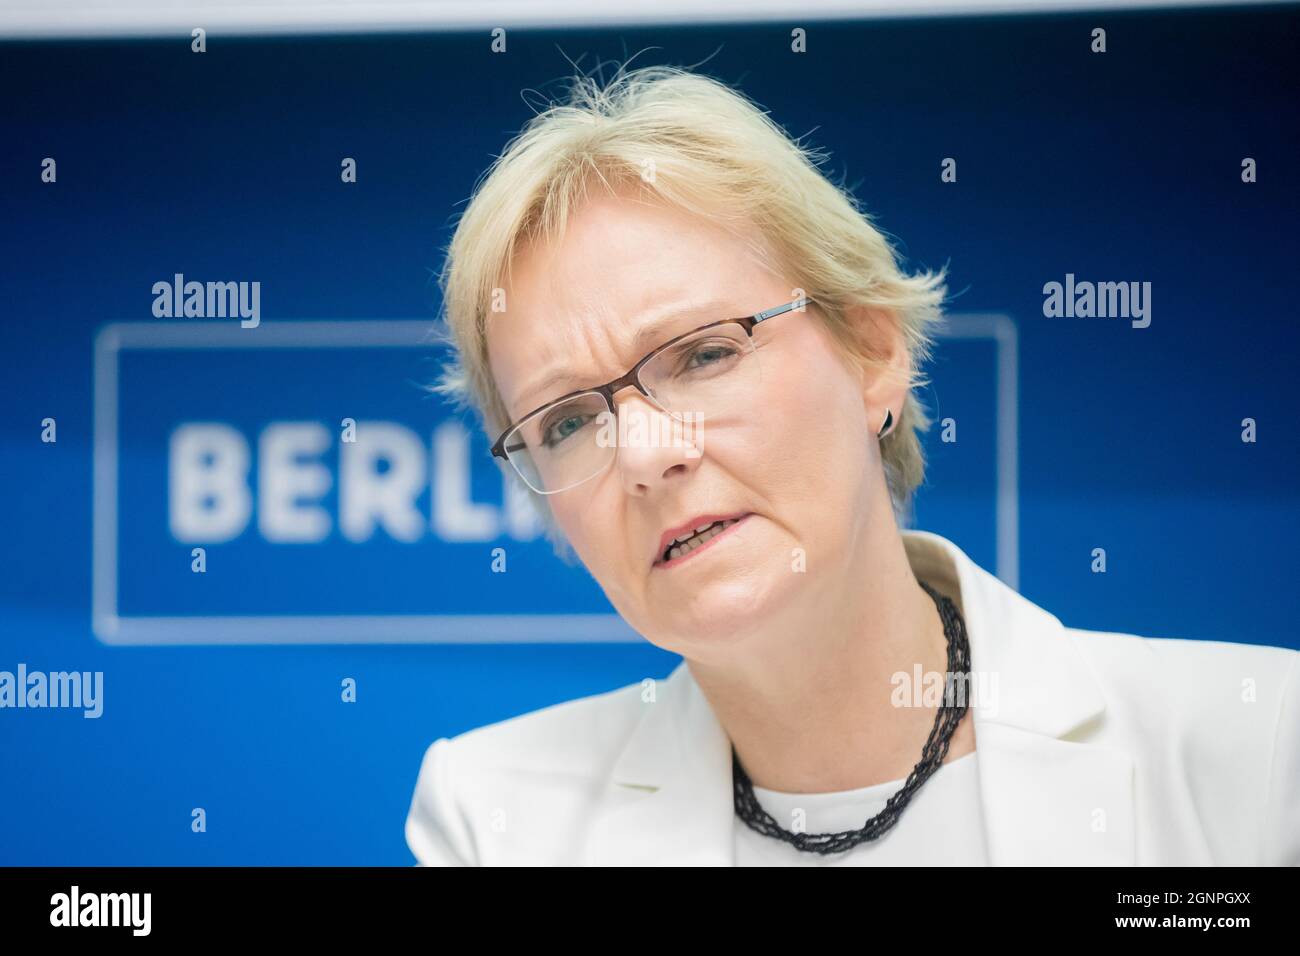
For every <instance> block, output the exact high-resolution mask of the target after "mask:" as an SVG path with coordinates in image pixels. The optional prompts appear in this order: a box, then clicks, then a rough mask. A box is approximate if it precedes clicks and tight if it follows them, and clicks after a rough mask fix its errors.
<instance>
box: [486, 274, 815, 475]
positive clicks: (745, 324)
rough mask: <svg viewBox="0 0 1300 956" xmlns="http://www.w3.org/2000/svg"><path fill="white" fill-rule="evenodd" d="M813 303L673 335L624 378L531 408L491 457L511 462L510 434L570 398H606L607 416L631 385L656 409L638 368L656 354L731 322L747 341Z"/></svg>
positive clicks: (799, 303)
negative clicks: (767, 324) (779, 318)
mask: <svg viewBox="0 0 1300 956" xmlns="http://www.w3.org/2000/svg"><path fill="white" fill-rule="evenodd" d="M815 304H816V303H814V302H813V300H812V299H810V298H808V297H807V296H805V297H804V298H802V299H795V300H794V301H793V302H786V303H785V304H784V305H778V306H776V307H775V308H772V309H767V310H766V311H763V312H755V313H754V314H753V315H744V316H740V317H738V318H734V319H719V320H718V321H716V322H709V323H708V324H706V325H701V326H700V327H699V328H697V329H691V330H690V331H689V332H683V333H682V334H681V335H676V336H673V337H672V338H671V339H669V340H668V341H667V342H665V343H663V344H662V345H660V346H658V347H657V348H655V349H654V351H652V352H651V353H650V354H649V355H647V356H645V358H643V359H641V361H639V362H637V363H636V365H634V366H632V368H631V370H629V371H628V373H627V374H626V375H620V376H619V377H618V378H616V379H614V380H613V381H612V382H606V383H605V384H604V385H596V386H594V387H592V388H579V389H576V390H574V391H572V392H569V393H568V394H567V395H561V396H560V397H559V398H556V399H552V400H551V401H549V402H547V403H546V404H545V405H541V406H539V407H537V408H534V409H533V410H532V411H531V412H529V413H528V414H527V415H525V416H523V417H522V418H520V419H518V420H517V421H515V422H513V423H512V424H511V425H510V426H509V427H507V428H506V430H505V431H503V432H502V433H501V435H500V437H498V438H497V440H496V441H495V442H493V444H492V454H493V455H494V456H495V457H497V458H501V459H503V460H504V461H506V462H507V463H510V458H509V456H508V455H507V454H506V438H507V436H509V434H510V433H511V432H512V431H514V430H515V429H516V428H518V427H519V426H520V425H522V424H523V423H524V422H526V421H528V419H530V418H532V417H533V416H534V415H537V414H539V413H541V412H544V411H545V410H546V409H548V408H552V407H553V406H555V405H559V404H562V403H563V402H567V401H569V400H570V399H573V398H577V397H578V396H579V395H591V394H598V395H600V396H601V397H603V398H604V399H605V405H606V407H607V408H608V409H609V410H610V413H611V414H614V413H615V411H614V410H615V405H614V396H615V395H617V394H618V393H619V392H621V391H622V390H623V389H625V388H627V387H628V386H629V385H631V386H634V387H635V388H636V390H637V391H638V392H640V393H641V394H642V395H644V396H645V397H646V398H647V399H649V400H650V401H651V402H653V403H654V404H655V405H656V406H658V405H659V402H658V400H657V399H656V398H655V397H654V396H653V395H651V394H650V392H649V391H647V390H646V387H645V385H644V384H643V383H642V382H641V369H642V368H644V367H645V365H646V364H647V363H648V362H649V361H650V360H651V359H653V358H654V357H655V356H656V355H658V354H659V353H660V352H662V351H664V350H665V349H667V348H670V347H671V346H673V345H676V344H677V343H678V342H680V341H682V339H687V338H690V337H691V336H692V335H698V334H699V333H700V332H703V331H704V330H705V329H711V328H715V327H716V326H719V325H730V324H732V323H735V324H736V325H739V326H740V327H741V328H743V329H744V330H745V334H746V335H747V336H749V338H750V339H753V337H754V326H756V325H758V324H759V323H760V322H766V321H767V320H768V319H772V318H775V317H776V316H778V315H784V314H785V313H786V312H791V311H794V310H796V309H802V308H803V307H804V306H808V305H815ZM515 447H516V448H518V447H523V446H515ZM510 467H512V468H513V467H514V465H513V464H511V465H510Z"/></svg>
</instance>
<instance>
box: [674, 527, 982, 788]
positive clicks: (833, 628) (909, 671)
mask: <svg viewBox="0 0 1300 956" xmlns="http://www.w3.org/2000/svg"><path fill="white" fill-rule="evenodd" d="M877 526H883V527H882V530H881V532H880V533H879V534H878V535H876V537H877V538H878V539H879V540H875V541H864V546H863V548H862V549H861V550H862V552H863V553H862V555H861V556H860V557H859V558H858V559H857V560H856V561H854V562H850V563H849V565H846V566H845V567H844V568H843V569H841V573H837V574H835V575H830V576H829V578H831V579H833V580H826V581H825V586H824V588H818V587H817V584H816V582H815V581H814V580H810V581H809V584H810V588H809V590H808V592H807V593H806V595H805V597H806V600H801V601H800V602H798V604H799V606H798V607H790V608H788V609H786V610H785V611H784V612H783V613H781V614H779V615H777V616H776V617H775V618H774V619H773V620H772V621H770V622H769V624H770V626H768V627H765V628H764V629H763V631H762V633H759V634H755V635H753V636H752V637H751V638H750V639H748V640H746V641H745V642H743V644H740V645H737V647H736V656H735V658H733V659H731V660H728V661H725V662H717V661H709V662H707V663H705V662H700V661H695V660H692V661H689V662H688V666H689V667H690V668H691V674H692V676H693V677H694V678H695V681H696V683H697V684H698V685H699V686H700V688H701V690H702V691H703V692H704V695H705V697H706V698H708V700H709V703H710V705H711V706H712V708H713V711H714V713H715V715H716V716H717V718H718V721H719V723H721V725H722V727H723V729H724V730H725V731H726V733H727V736H728V737H730V738H731V741H732V743H733V745H734V746H735V748H736V753H737V755H738V756H739V757H740V762H741V764H742V765H743V766H744V767H745V771H746V773H748V774H749V777H750V780H751V781H752V782H753V783H754V785H755V786H759V787H763V788H765V789H769V790H776V791H783V792H788V793H827V792H832V791H839V790H855V789H859V788H861V787H869V786H873V785H875V784H880V783H887V782H889V781H892V780H898V779H902V778H904V777H906V776H907V775H908V774H909V773H910V772H911V771H912V768H913V767H914V766H915V765H916V763H917V762H918V761H919V760H920V758H921V751H922V749H923V748H924V746H925V742H926V740H927V739H928V737H929V735H930V732H931V730H932V729H933V727H934V723H935V718H936V715H937V707H935V706H915V705H914V703H913V702H914V700H915V699H917V698H919V697H920V693H919V692H918V693H917V695H916V697H914V694H913V689H914V688H913V685H914V684H915V682H916V678H917V671H918V670H919V672H920V674H921V675H922V679H923V680H924V679H925V678H926V675H930V674H933V673H938V674H941V675H942V674H944V673H945V672H946V670H947V639H946V638H945V636H944V632H943V621H942V619H941V618H940V617H939V612H938V609H937V608H936V607H935V604H934V601H933V599H932V598H931V597H930V596H929V595H928V594H927V593H926V592H925V591H924V590H923V589H922V588H921V586H920V585H919V584H918V583H917V580H916V576H915V575H914V574H913V572H912V568H911V565H910V564H909V563H908V559H907V552H906V548H905V546H904V544H903V539H902V536H901V535H900V534H899V531H898V528H897V526H896V525H895V524H894V523H893V522H892V521H887V522H881V523H878V525H877ZM823 592H825V593H823ZM900 684H901V686H900ZM925 686H927V685H925V684H922V687H921V690H924V688H925ZM971 723H972V721H971V719H970V717H969V715H968V716H967V718H966V719H964V720H963V721H962V724H961V726H960V727H959V728H958V732H957V735H956V736H954V739H953V742H952V744H951V745H950V747H949V754H948V759H949V760H953V759H956V758H957V757H959V756H962V755H963V754H965V753H969V752H970V751H971V750H973V749H974V737H973V732H972V730H971ZM959 738H960V739H959Z"/></svg>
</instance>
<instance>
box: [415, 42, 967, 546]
mask: <svg viewBox="0 0 1300 956" xmlns="http://www.w3.org/2000/svg"><path fill="white" fill-rule="evenodd" d="M826 158H827V156H826V155H823V154H821V153H819V152H818V151H816V150H814V149H811V148H809V147H806V146H803V145H800V144H799V143H798V142H797V141H795V140H792V139H791V138H790V137H789V136H788V135H787V134H786V133H785V132H784V131H783V130H782V129H781V128H780V127H779V126H777V125H776V124H775V123H774V122H773V121H772V120H770V119H769V118H768V116H767V115H766V114H765V113H764V112H762V111H761V110H760V109H759V108H758V107H757V106H755V105H754V104H753V103H752V102H750V101H749V100H748V99H746V98H745V97H744V96H743V95H742V94H740V93H738V92H737V91H735V90H733V89H732V88H730V87H728V86H726V85H725V84H723V83H721V82H720V81H718V80H715V79H712V78H710V77H707V76H703V75H700V74H695V73H691V72H688V71H686V70H682V69H678V68H676V67H670V66H647V67H642V68H640V69H637V70H633V71H625V70H623V69H620V70H619V71H618V73H617V74H616V75H615V76H614V77H613V78H612V79H611V80H610V81H609V82H608V83H607V84H603V85H602V84H601V83H599V82H597V81H596V80H594V79H592V78H591V77H588V76H577V77H574V78H572V81H571V84H570V88H569V94H568V97H567V101H566V102H564V103H552V104H551V105H550V107H549V108H547V109H546V110H544V111H543V112H540V113H538V114H537V115H536V116H534V117H533V118H532V119H531V120H529V122H528V123H527V124H526V125H525V127H524V128H523V129H522V130H521V131H520V133H519V134H518V135H517V136H516V137H515V138H514V139H513V140H512V141H511V142H510V143H509V144H508V145H507V147H506V149H505V150H504V152H503V153H502V154H501V155H500V156H499V157H497V159H496V160H495V161H494V162H493V163H492V164H491V166H490V167H489V168H488V169H487V170H486V171H485V172H484V174H483V176H482V177H481V178H480V180H479V182H478V183H477V185H476V187H475V189H474V194H473V196H472V197H471V200H470V202H469V205H468V206H467V208H466V209H465V211H464V213H463V214H462V215H461V217H460V220H459V222H458V223H457V227H456V231H455V234H454V236H453V237H452V240H451V243H450V245H449V246H448V248H447V250H446V252H447V255H446V259H445V261H444V263H443V267H442V270H441V272H440V274H439V277H438V280H439V286H440V288H441V290H442V296H443V310H444V316H445V318H444V320H443V325H442V326H441V328H440V329H438V330H437V331H438V334H439V337H440V338H441V339H442V340H443V341H444V342H445V343H446V344H448V345H450V346H451V350H452V355H453V358H452V361H451V362H450V363H449V364H447V365H445V366H444V367H443V369H442V374H441V377H440V380H439V381H438V382H437V383H435V384H434V385H432V386H431V389H432V391H434V392H436V393H438V394H440V395H442V396H444V397H445V398H448V399H450V400H452V401H453V402H454V403H455V404H456V405H457V406H458V407H459V408H460V409H461V410H474V411H476V412H477V413H478V415H479V416H480V418H481V419H482V422H483V427H484V429H485V430H486V431H487V433H488V435H489V437H490V438H491V439H495V438H496V436H497V435H499V434H500V433H501V431H502V430H504V429H505V428H506V427H507V426H508V425H509V424H510V420H509V412H508V410H507V408H506V406H505V403H504V402H503V401H502V398H501V396H500V394H499V392H498V390H497V387H496V383H495V382H494V381H493V378H492V374H491V369H490V366H489V364H488V351H487V334H486V329H487V319H488V316H489V314H490V311H491V307H492V303H493V296H494V290H498V289H500V288H502V287H503V286H504V285H505V284H507V283H508V280H509V276H510V267H511V263H512V261H513V259H514V257H515V255H516V252H517V251H519V250H520V249H521V248H522V246H523V245H524V244H527V243H530V242H532V241H535V240H539V239H540V240H541V241H543V242H553V241H555V240H557V239H558V238H559V237H560V236H561V235H562V234H563V231H564V228H565V223H566V221H567V219H568V217H569V216H571V215H573V214H574V212H575V211H576V210H577V208H578V207H579V206H580V204H581V201H582V199H583V198H584V196H585V195H586V194H587V190H588V189H589V188H590V187H591V186H592V185H594V184H596V183H599V184H601V185H603V186H604V187H605V188H607V189H609V190H611V191H613V190H615V189H617V188H618V187H619V186H632V187H634V188H636V189H640V190H648V191H649V193H650V194H652V195H653V196H654V197H656V198H657V199H658V200H660V201H663V202H666V203H670V204H672V205H675V206H676V207H678V208H681V209H683V210H686V211H688V212H694V213H697V214H700V215H704V216H707V217H709V218H710V219H711V220H712V221H714V222H717V223H720V224H724V225H727V227H728V228H730V227H731V226H730V224H733V223H734V224H736V226H737V229H736V232H737V234H738V235H740V236H743V237H744V238H745V241H746V242H747V243H749V244H750V246H751V248H754V249H755V250H756V251H758V252H760V253H761V254H762V255H764V256H765V257H767V261H769V262H770V261H772V260H773V259H775V260H776V261H778V262H780V263H781V264H782V267H783V268H782V271H781V273H780V274H783V275H786V276H788V277H789V278H790V280H791V282H792V285H793V287H794V288H797V289H802V290H803V294H805V295H807V296H809V297H810V298H811V299H812V300H813V301H814V302H815V303H817V305H818V309H816V310H815V311H817V312H818V313H819V314H820V315H821V316H822V318H823V320H824V321H825V322H826V323H827V325H828V327H829V329H830V331H831V332H832V338H833V340H834V341H835V342H836V343H837V345H838V346H839V348H840V351H841V355H842V358H844V359H845V360H847V361H855V362H857V363H859V364H860V365H861V366H864V367H866V368H868V369H873V370H875V371H877V372H882V371H885V368H884V359H883V357H882V356H881V355H879V354H878V350H877V349H875V348H874V347H873V345H872V338H871V336H870V335H869V334H868V333H869V331H870V330H869V329H867V328H864V327H863V325H864V323H862V322H859V321H851V320H850V319H849V317H848V314H847V313H848V311H849V310H850V309H852V308H854V307H866V308H867V310H868V311H867V314H868V315H871V316H872V317H873V320H874V318H875V317H880V316H882V315H885V316H892V317H895V318H896V320H897V322H898V324H899V326H900V329H901V332H902V334H903V337H904V340H905V344H906V347H907V350H908V352H909V354H910V356H911V359H912V363H911V366H912V371H911V375H910V378H909V381H908V383H907V384H908V386H909V391H908V397H907V399H906V402H905V404H904V406H903V408H902V411H901V414H900V415H899V419H898V422H897V424H896V425H895V427H894V429H893V431H892V432H891V433H890V434H889V435H887V436H886V437H885V438H884V440H883V442H882V446H881V455H882V458H883V461H884V468H885V477H886V481H887V483H888V487H889V493H890V498H891V501H892V503H893V507H894V512H895V516H896V518H897V519H900V520H901V519H902V518H903V516H904V514H905V513H906V512H907V511H908V509H909V507H910V504H911V499H912V495H913V492H914V491H915V490H916V488H917V487H918V486H919V485H920V484H921V482H922V480H923V479H924V476H925V457H924V453H923V451H922V448H921V442H920V439H919V434H918V433H920V432H924V431H926V430H928V429H929V427H930V424H931V422H930V418H929V416H928V415H927V413H926V410H925V408H924V407H923V406H922V404H921V403H920V401H919V400H918V399H917V398H916V397H915V395H914V394H913V393H912V389H913V388H915V387H916V386H919V385H924V384H926V383H927V381H928V380H927V379H926V378H925V376H924V375H923V374H922V372H921V367H922V366H923V365H924V364H925V363H926V362H927V361H928V359H929V358H930V355H931V350H932V347H933V342H934V338H933V336H934V332H935V327H936V326H937V325H938V324H939V323H940V322H941V321H942V313H941V307H942V303H943V300H944V297H945V287H944V274H943V271H942V270H941V271H940V272H939V273H930V272H923V273H918V274H915V275H907V274H906V273H905V272H903V271H902V269H901V267H900V265H899V261H898V259H897V257H896V254H895V252H894V250H893V248H892V247H891V245H890V243H889V242H888V241H887V240H886V238H885V237H884V236H883V235H882V234H881V233H880V232H879V231H878V230H877V229H876V228H875V226H874V225H873V224H872V222H871V217H870V215H869V214H868V213H866V212H864V211H863V210H862V209H861V208H860V207H859V204H858V201H857V199H856V197H854V196H853V195H852V193H851V192H849V191H848V190H847V189H846V188H844V187H839V186H836V185H834V184H833V183H831V182H830V181H829V180H828V179H827V178H826V176H825V175H824V174H823V172H822V171H821V169H820V166H821V164H822V163H823V162H825V160H826ZM647 170H649V171H650V172H651V175H647V174H646V173H647ZM755 229H756V230H757V234H756V235H755V233H754V230H755ZM867 324H869V323H867ZM866 439H867V436H865V435H864V436H863V440H864V441H865V440H866ZM498 461H499V460H498ZM499 464H500V465H501V466H503V467H504V468H505V470H506V472H507V474H509V475H510V476H511V477H512V478H513V479H514V480H515V481H516V482H517V485H518V487H519V488H520V489H521V490H523V491H524V493H525V494H527V495H528V496H529V497H530V498H531V499H533V502H534V505H535V506H536V507H537V510H538V513H539V515H540V516H541V518H542V522H543V525H544V526H545V528H546V531H547V537H548V539H549V540H550V541H551V543H552V545H553V546H554V547H555V549H556V553H557V554H559V555H560V556H561V557H562V558H564V559H565V560H566V561H569V560H571V557H572V550H571V548H570V546H569V544H568V542H567V541H566V540H565V539H564V537H563V535H562V533H561V532H560V531H559V529H558V528H556V526H555V522H554V520H553V517H552V515H551V513H550V508H549V507H548V506H547V505H545V504H543V503H542V502H541V501H538V499H545V496H543V495H536V494H534V493H532V492H531V491H529V490H528V489H527V486H526V485H524V484H523V482H522V481H519V480H518V477H517V476H515V475H514V472H513V469H512V468H510V467H509V465H508V464H507V463H506V462H503V461H499Z"/></svg>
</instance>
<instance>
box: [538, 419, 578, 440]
mask: <svg viewBox="0 0 1300 956" xmlns="http://www.w3.org/2000/svg"><path fill="white" fill-rule="evenodd" d="M582 418H583V416H580V415H569V416H566V417H565V418H561V419H559V420H558V421H556V422H553V423H551V424H549V425H547V426H546V431H545V433H544V435H545V441H546V444H547V445H557V444H559V443H560V442H562V441H564V439H566V438H568V437H569V436H570V435H572V434H573V433H574V432H575V431H577V430H578V429H579V428H581V427H582Z"/></svg>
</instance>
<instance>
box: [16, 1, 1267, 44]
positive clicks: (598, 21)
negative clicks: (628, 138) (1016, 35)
mask: <svg viewBox="0 0 1300 956" xmlns="http://www.w3.org/2000/svg"><path fill="white" fill-rule="evenodd" d="M1281 2H1284V0H1245V2H1242V0H1237V2H1236V3H1235V4H1233V5H1236V6H1269V5H1274V4H1277V3H1281ZM1230 3H1231V0H1139V2H1133V0H1091V2H1088V0H991V2H990V0H982V2H981V0H809V2H807V3H794V2H792V0H709V2H704V0H619V2H617V3H607V4H594V3H589V2H584V0H551V2H541V0H407V2H402V0H382V2H373V3H371V2H366V3H359V2H347V0H263V2H253V0H235V2H232V0H225V2H213V0H208V2H192V0H191V2H172V3H165V2H162V0H154V2H144V0H134V2H132V0H122V2H118V3H113V2H103V0H101V2H91V0H8V2H7V3H5V4H4V5H3V6H0V38H4V39H10V38H13V39H40V38H61V37H149V36H153V37H163V36H175V37H178V38H184V39H185V41H186V42H187V43H188V40H189V36H190V31H191V30H192V29H194V28H195V27H202V28H204V29H205V30H207V31H208V35H209V38H210V39H211V38H212V37H213V36H214V35H215V36H221V35H227V36H228V35H238V34H256V35H268V34H313V33H372V32H448V31H456V30H484V31H487V30H491V29H494V28H496V27H503V28H505V29H507V30H510V29H530V28H531V29H548V28H565V27H571V28H588V27H602V26H607V27H616V26H638V25H647V26H648V25H657V26H692V25H700V24H723V23H759V22H772V21H777V22H780V21H788V22H789V23H790V24H791V25H792V26H794V25H800V24H805V23H809V22H812V21H817V20H858V19H861V20H869V19H895V18H904V17H957V16H989V15H995V14H1053V13H1082V12H1097V13H1105V12H1109V11H1127V10H1157V9H1177V8H1188V7H1215V6H1226V5H1229V4H1230Z"/></svg>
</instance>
